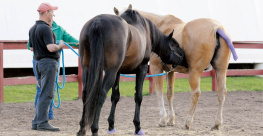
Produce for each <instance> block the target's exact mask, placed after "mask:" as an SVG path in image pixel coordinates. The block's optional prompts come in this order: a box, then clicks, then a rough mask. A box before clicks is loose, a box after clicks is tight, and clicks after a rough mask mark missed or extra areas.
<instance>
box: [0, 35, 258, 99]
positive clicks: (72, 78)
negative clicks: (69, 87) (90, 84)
mask: <svg viewBox="0 0 263 136" xmlns="http://www.w3.org/2000/svg"><path fill="white" fill-rule="evenodd" d="M233 43H234V46H235V48H249V49H263V42H251V41H247V42H244V41H243V42H237V41H236V42H233ZM16 49H27V41H25V40H22V41H6V40H5V41H3V40H2V41H0V103H3V102H4V97H3V95H4V93H3V92H4V85H22V84H36V80H35V77H33V76H30V77H14V78H4V67H3V56H4V55H3V50H16ZM65 49H68V47H65ZM75 49H76V48H75ZM149 74H150V73H149ZM81 75H82V71H81V66H80V60H79V62H78V75H67V76H66V82H76V81H77V82H78V96H79V99H81V96H82V79H81V77H82V76H81ZM248 75H263V69H245V70H228V71H227V76H248ZM202 77H212V90H213V91H216V89H217V88H216V87H217V83H216V74H215V71H214V70H211V71H205V72H203V73H202ZM59 78H60V80H62V76H60V77H59ZM176 78H188V74H181V73H176ZM120 80H121V81H134V78H129V77H121V79H120ZM145 80H149V81H150V83H149V88H150V89H149V92H150V93H152V92H154V90H155V84H154V81H153V78H146V79H145Z"/></svg>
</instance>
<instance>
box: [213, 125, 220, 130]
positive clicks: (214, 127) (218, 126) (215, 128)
mask: <svg viewBox="0 0 263 136" xmlns="http://www.w3.org/2000/svg"><path fill="white" fill-rule="evenodd" d="M220 128H221V125H218V124H216V125H214V126H213V127H212V128H211V130H220Z"/></svg>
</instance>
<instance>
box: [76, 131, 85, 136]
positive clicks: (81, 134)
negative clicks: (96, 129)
mask: <svg viewBox="0 0 263 136" xmlns="http://www.w3.org/2000/svg"><path fill="white" fill-rule="evenodd" d="M85 135H86V133H85V132H81V131H79V132H78V133H77V136H85Z"/></svg>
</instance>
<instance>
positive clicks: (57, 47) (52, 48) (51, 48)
mask: <svg viewBox="0 0 263 136" xmlns="http://www.w3.org/2000/svg"><path fill="white" fill-rule="evenodd" d="M64 46H65V44H64V43H63V41H60V42H59V45H57V44H48V45H47V49H48V51H50V52H56V51H59V50H60V49H62V48H63V47H64Z"/></svg>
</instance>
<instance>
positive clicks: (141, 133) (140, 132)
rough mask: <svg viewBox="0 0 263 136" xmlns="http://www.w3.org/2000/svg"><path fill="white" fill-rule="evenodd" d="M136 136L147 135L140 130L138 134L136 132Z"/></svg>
mask: <svg viewBox="0 0 263 136" xmlns="http://www.w3.org/2000/svg"><path fill="white" fill-rule="evenodd" d="M134 134H135V135H145V133H144V132H143V131H142V129H140V131H139V132H138V133H137V134H136V132H134Z"/></svg>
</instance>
